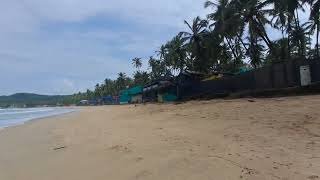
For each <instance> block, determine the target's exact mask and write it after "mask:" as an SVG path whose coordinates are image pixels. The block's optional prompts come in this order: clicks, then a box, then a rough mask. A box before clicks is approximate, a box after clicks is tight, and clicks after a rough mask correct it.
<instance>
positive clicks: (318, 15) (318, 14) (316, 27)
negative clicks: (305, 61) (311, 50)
mask: <svg viewBox="0 0 320 180" xmlns="http://www.w3.org/2000/svg"><path fill="white" fill-rule="evenodd" d="M304 3H308V4H309V5H310V18H309V19H310V22H311V26H310V31H311V33H314V31H315V33H316V57H317V58H319V57H320V56H319V53H320V51H319V34H320V10H319V9H320V0H304Z"/></svg>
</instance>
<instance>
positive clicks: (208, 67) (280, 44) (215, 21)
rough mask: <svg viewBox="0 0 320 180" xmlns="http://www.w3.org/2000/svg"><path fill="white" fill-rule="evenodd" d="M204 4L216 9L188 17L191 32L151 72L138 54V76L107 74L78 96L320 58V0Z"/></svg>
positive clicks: (154, 59) (153, 61)
mask: <svg viewBox="0 0 320 180" xmlns="http://www.w3.org/2000/svg"><path fill="white" fill-rule="evenodd" d="M204 7H205V8H208V9H211V10H212V11H211V13H209V14H208V15H207V18H206V19H201V18H200V17H196V18H194V20H193V21H192V22H187V21H185V22H184V23H185V25H186V28H187V31H185V32H180V33H178V34H177V35H176V36H175V37H173V38H172V39H171V40H170V41H168V42H167V43H165V44H164V45H162V46H161V47H160V49H159V50H157V51H156V54H155V55H154V56H151V57H150V59H149V62H148V63H149V69H150V72H146V71H141V70H140V69H141V67H142V60H141V58H134V59H133V60H132V64H133V66H134V67H135V68H136V69H137V71H136V72H135V74H134V76H133V79H131V78H129V77H128V76H126V74H124V73H119V75H118V78H117V79H116V80H111V79H106V80H105V82H104V83H103V84H98V85H97V86H96V88H95V90H94V91H90V90H88V91H87V93H84V94H78V95H74V97H77V96H78V97H79V96H81V98H86V99H90V98H95V97H100V96H104V95H118V93H119V91H120V90H122V89H124V88H126V87H129V86H130V87H132V86H136V85H144V84H146V83H147V82H149V81H150V80H155V79H158V78H161V77H165V76H172V74H177V73H179V72H181V71H183V70H191V71H197V72H203V73H211V72H229V73H237V72H239V71H241V69H243V68H244V67H251V68H259V67H262V66H264V65H266V64H272V63H278V62H282V61H290V60H291V59H294V58H309V59H312V58H318V59H319V30H320V11H319V9H320V0H216V1H207V2H205V4H204ZM307 9H308V11H306V10H307ZM307 12H310V14H308V16H309V20H308V21H307V22H300V21H301V20H300V18H299V17H300V16H301V14H302V13H304V14H305V13H307ZM267 28H268V29H272V31H270V30H268V31H267V30H266V29H267ZM275 31H277V32H279V33H280V34H282V38H281V39H278V40H275V41H272V40H271V39H270V33H274V32H275ZM313 35H315V37H316V45H315V46H314V47H312V44H311V41H312V38H311V37H312V36H313ZM246 62H249V64H247V63H246Z"/></svg>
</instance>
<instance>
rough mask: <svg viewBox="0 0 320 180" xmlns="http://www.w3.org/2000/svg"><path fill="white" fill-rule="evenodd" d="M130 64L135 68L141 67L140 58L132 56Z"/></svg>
mask: <svg viewBox="0 0 320 180" xmlns="http://www.w3.org/2000/svg"><path fill="white" fill-rule="evenodd" d="M132 65H133V66H134V67H135V68H137V69H140V68H141V67H142V61H141V58H137V57H136V58H133V59H132Z"/></svg>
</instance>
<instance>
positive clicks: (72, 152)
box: [0, 95, 320, 180]
mask: <svg viewBox="0 0 320 180" xmlns="http://www.w3.org/2000/svg"><path fill="white" fill-rule="evenodd" d="M249 100H250V101H249ZM288 109H290V111H288ZM319 122H320V96H319V95H318V96H305V97H294V98H293V97H290V98H283V97H282V98H273V99H256V98H255V99H254V100H251V99H236V100H210V101H191V102H186V103H182V104H178V105H176V104H147V105H137V106H134V105H127V106H99V107H84V108H82V110H81V111H78V112H77V113H71V114H67V115H61V116H55V117H50V118H45V120H41V121H37V120H36V121H29V122H27V123H25V124H24V125H21V126H15V127H10V128H8V129H7V130H6V131H0V179H6V180H16V179H17V180H20V179H32V180H43V179H46V180H56V179H66V178H67V179H77V180H88V179H95V180H104V179H106V178H107V179H117V180H118V179H119V180H132V179H143V180H144V179H145V180H147V179H153V180H162V179H186V180H193V179H204V180H206V179H208V180H209V179H230V180H239V179H246V180H256V179H270V180H277V179H292V180H300V179H315V180H317V179H319V178H318V177H320V174H319V172H320V159H319V158H316V157H320V134H319V129H320V123H319ZM30 164H32V165H30Z"/></svg>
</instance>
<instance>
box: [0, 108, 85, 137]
mask: <svg viewBox="0 0 320 180" xmlns="http://www.w3.org/2000/svg"><path fill="white" fill-rule="evenodd" d="M80 111H81V108H78V109H77V110H72V111H69V112H64V113H61V114H53V115H48V116H45V117H36V118H31V119H30V120H26V121H23V122H21V123H19V124H15V125H11V126H4V127H0V131H3V130H6V129H10V128H14V127H17V126H23V125H25V124H28V123H33V122H34V121H42V120H47V119H51V118H55V117H59V116H64V115H68V114H72V113H77V112H80Z"/></svg>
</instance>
